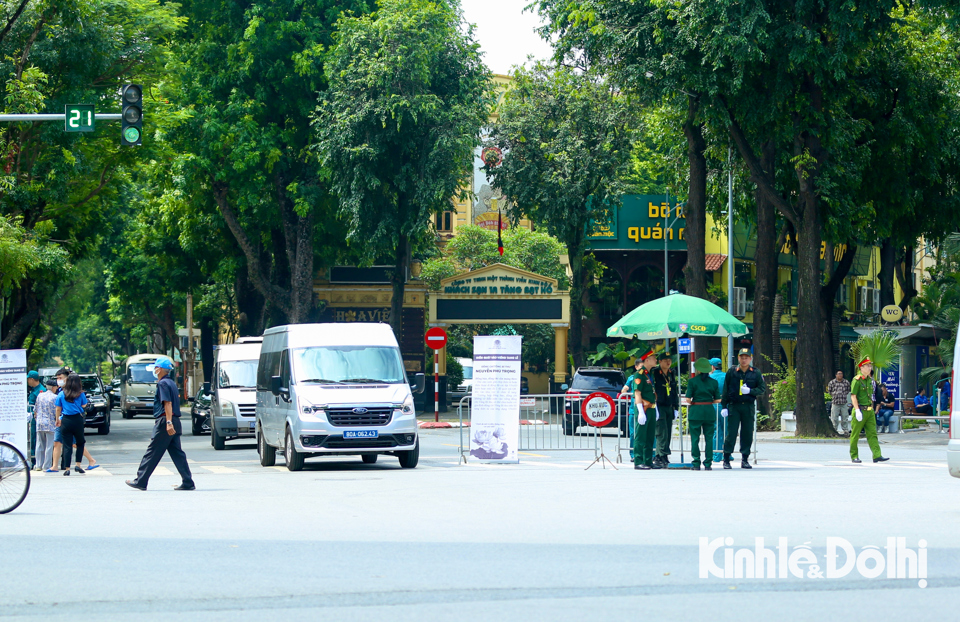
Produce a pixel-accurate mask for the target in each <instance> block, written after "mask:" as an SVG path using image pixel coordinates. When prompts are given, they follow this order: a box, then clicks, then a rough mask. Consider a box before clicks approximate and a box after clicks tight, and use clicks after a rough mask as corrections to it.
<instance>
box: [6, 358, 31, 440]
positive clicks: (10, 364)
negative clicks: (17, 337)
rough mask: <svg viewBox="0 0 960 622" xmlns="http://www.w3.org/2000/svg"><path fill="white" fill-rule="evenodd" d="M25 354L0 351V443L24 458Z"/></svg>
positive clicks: (25, 435)
mask: <svg viewBox="0 0 960 622" xmlns="http://www.w3.org/2000/svg"><path fill="white" fill-rule="evenodd" d="M27 417H28V415H27V351H26V350H0V440H4V441H7V442H8V443H11V444H12V445H14V446H15V447H16V448H17V449H19V450H20V451H21V452H23V455H27V442H28V439H27Z"/></svg>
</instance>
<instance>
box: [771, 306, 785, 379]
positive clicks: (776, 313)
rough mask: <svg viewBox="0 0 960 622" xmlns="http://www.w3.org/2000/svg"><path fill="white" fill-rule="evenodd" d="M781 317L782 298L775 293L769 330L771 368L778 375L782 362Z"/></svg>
mask: <svg viewBox="0 0 960 622" xmlns="http://www.w3.org/2000/svg"><path fill="white" fill-rule="evenodd" d="M782 316H783V296H782V295H781V294H780V292H777V295H776V296H774V298H773V318H772V319H773V325H772V327H771V330H770V334H771V335H772V339H771V341H772V344H773V357H772V358H773V367H774V369H775V370H776V371H777V373H780V365H781V364H782V363H783V361H781V360H780V318H781V317H782Z"/></svg>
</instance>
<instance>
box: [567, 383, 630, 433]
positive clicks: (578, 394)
mask: <svg viewBox="0 0 960 622" xmlns="http://www.w3.org/2000/svg"><path fill="white" fill-rule="evenodd" d="M626 382H627V377H626V376H625V375H624V373H623V372H622V371H621V370H619V369H614V368H612V367H581V368H580V369H578V370H577V373H575V374H574V375H573V380H571V381H570V388H569V389H567V394H566V399H565V400H564V415H563V433H564V434H567V435H572V434H575V433H576V431H577V427H578V426H586V425H587V424H586V422H585V421H584V420H583V417H581V416H580V405H581V404H582V403H583V399H584V398H585V397H586V396H588V395H590V394H591V393H606V394H607V395H608V396H610V398H611V399H613V401H614V403H615V404H616V405H617V415H618V416H616V417H614V418H613V419H611V420H610V422H609V423H607V424H606V425H604V426H602V427H605V428H607V427H616V426H617V425H619V426H620V431H621V433H622V434H623V435H624V436H626V435H627V404H626V402H624V401H623V400H621V401H618V400H617V397H618V396H619V395H620V389H622V388H623V385H624V384H626Z"/></svg>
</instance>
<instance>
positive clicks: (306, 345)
mask: <svg viewBox="0 0 960 622" xmlns="http://www.w3.org/2000/svg"><path fill="white" fill-rule="evenodd" d="M423 387H424V376H423V374H416V376H415V382H414V388H413V390H411V386H410V384H408V380H407V375H406V372H405V371H404V367H403V358H402V357H401V355H400V348H399V346H398V345H397V339H396V337H395V336H394V334H393V330H392V329H391V328H390V327H389V326H388V325H386V324H369V323H360V322H357V323H349V324H346V323H344V324H294V325H289V326H277V327H275V328H271V329H269V330H267V331H266V332H265V333H264V334H263V346H262V347H261V349H260V366H259V368H258V371H257V424H256V429H257V453H258V454H259V455H260V464H261V465H263V466H265V467H266V466H273V465H274V463H275V461H276V452H277V450H278V449H279V450H281V451H282V452H283V454H284V459H285V460H286V464H287V468H288V469H289V470H291V471H299V470H300V469H302V468H303V461H304V459H306V458H309V457H314V456H321V455H359V456H361V457H362V459H363V461H364V462H365V463H367V464H373V463H374V462H376V461H377V457H378V456H379V455H380V454H391V455H394V456H396V457H397V458H399V460H400V466H402V467H403V468H407V469H412V468H414V467H416V466H417V462H419V460H420V442H419V439H418V436H417V416H416V412H415V410H414V405H413V393H420V392H422V391H423Z"/></svg>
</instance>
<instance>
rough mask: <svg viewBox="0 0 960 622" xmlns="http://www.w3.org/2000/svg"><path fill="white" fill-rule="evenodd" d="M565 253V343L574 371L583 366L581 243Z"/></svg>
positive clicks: (571, 245) (568, 247)
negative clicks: (567, 305)
mask: <svg viewBox="0 0 960 622" xmlns="http://www.w3.org/2000/svg"><path fill="white" fill-rule="evenodd" d="M567 253H568V255H569V257H570V272H572V273H573V277H572V278H571V279H570V338H569V340H568V341H567V344H568V347H569V348H570V354H571V355H572V356H573V364H574V369H571V370H570V373H571V374H573V372H575V371H576V369H575V368H576V367H579V366H581V365H583V362H584V361H583V292H584V289H585V288H584V287H583V281H584V274H583V243H582V241H581V243H579V244H578V245H575V244H568V245H567Z"/></svg>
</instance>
